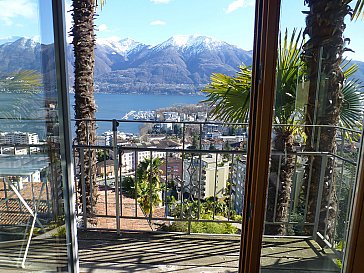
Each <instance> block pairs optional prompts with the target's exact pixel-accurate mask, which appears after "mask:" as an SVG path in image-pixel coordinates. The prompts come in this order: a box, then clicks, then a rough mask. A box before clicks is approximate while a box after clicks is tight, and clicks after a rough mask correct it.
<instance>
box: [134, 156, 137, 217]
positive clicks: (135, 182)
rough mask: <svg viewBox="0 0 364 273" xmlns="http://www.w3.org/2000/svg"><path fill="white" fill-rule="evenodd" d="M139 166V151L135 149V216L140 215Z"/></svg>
mask: <svg viewBox="0 0 364 273" xmlns="http://www.w3.org/2000/svg"><path fill="white" fill-rule="evenodd" d="M137 168H138V152H137V151H136V150H135V151H134V196H135V217H138V179H137Z"/></svg>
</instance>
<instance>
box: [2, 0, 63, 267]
mask: <svg viewBox="0 0 364 273" xmlns="http://www.w3.org/2000/svg"><path fill="white" fill-rule="evenodd" d="M1 5H3V3H1ZM4 5H6V7H2V8H5V9H6V10H7V11H8V13H7V14H6V16H5V17H4V18H5V19H4V20H2V21H1V24H2V26H1V36H2V37H6V38H4V39H3V40H1V42H0V54H1V59H2V64H1V67H0V97H1V99H0V119H1V122H0V245H1V246H0V271H5V270H8V269H9V270H10V269H11V270H14V269H16V268H19V271H20V270H21V271H22V272H23V270H26V271H27V272H31V271H35V272H39V271H60V270H61V271H67V265H68V258H67V244H66V234H67V232H66V230H68V228H66V225H65V218H67V219H68V217H65V209H64V204H65V203H68V200H65V199H64V191H65V192H68V189H67V188H65V186H66V187H67V183H66V184H65V183H64V181H65V179H66V177H67V174H66V173H65V172H64V169H62V165H63V166H65V165H67V162H66V161H65V157H64V155H65V154H66V147H65V145H64V143H65V139H66V138H67V131H65V130H64V128H65V127H64V123H67V122H68V121H67V120H63V118H64V112H63V111H62V107H61V106H62V96H61V89H60V84H59V79H60V78H64V76H63V77H62V76H60V74H59V73H60V71H59V65H58V64H57V62H56V57H57V58H59V57H60V56H59V49H57V47H56V46H55V43H54V24H53V22H54V21H53V16H54V15H53V10H52V1H50V0H46V1H43V0H42V1H34V0H26V1H11V3H10V2H9V3H7V4H4ZM54 11H56V10H54ZM61 13H62V12H61V11H59V14H58V16H59V15H61ZM58 27H59V26H58ZM58 46H59V45H58ZM63 92H65V90H63ZM60 127H61V128H60Z"/></svg>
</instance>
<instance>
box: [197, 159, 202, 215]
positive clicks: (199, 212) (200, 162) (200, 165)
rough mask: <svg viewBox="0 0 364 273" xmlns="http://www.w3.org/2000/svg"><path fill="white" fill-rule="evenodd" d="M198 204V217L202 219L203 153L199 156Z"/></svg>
mask: <svg viewBox="0 0 364 273" xmlns="http://www.w3.org/2000/svg"><path fill="white" fill-rule="evenodd" d="M198 167H199V170H198V201H197V202H198V206H197V219H200V216H201V196H202V195H201V186H202V183H201V179H202V154H199V156H198Z"/></svg>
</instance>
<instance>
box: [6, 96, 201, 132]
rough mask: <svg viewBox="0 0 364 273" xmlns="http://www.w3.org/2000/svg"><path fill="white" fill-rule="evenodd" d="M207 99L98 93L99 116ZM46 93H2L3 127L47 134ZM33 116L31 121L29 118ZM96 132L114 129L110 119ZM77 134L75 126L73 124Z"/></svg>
mask: <svg viewBox="0 0 364 273" xmlns="http://www.w3.org/2000/svg"><path fill="white" fill-rule="evenodd" d="M203 99H205V97H204V96H198V95H144V94H141V95H139V94H95V100H96V104H97V113H96V118H97V119H109V120H112V119H119V120H120V119H122V117H123V116H124V115H125V114H126V113H128V112H129V111H132V110H135V111H148V110H149V111H152V110H156V109H159V108H165V107H168V106H172V105H186V104H195V103H198V102H200V101H201V100H203ZM69 100H70V105H71V110H70V112H71V118H73V117H74V110H73V105H74V96H73V94H70V95H69ZM43 105H44V95H42V94H21V93H0V118H1V119H2V121H1V123H0V131H14V130H18V131H25V132H35V133H38V134H39V136H40V137H41V138H43V137H44V136H45V131H44V130H45V122H44V118H45V111H44V106H43ZM29 119H30V120H32V121H29ZM141 124H142V123H136V124H135V123H122V124H121V125H120V127H119V131H123V132H125V133H134V134H136V133H138V127H139V125H141ZM97 127H98V129H97V133H98V134H99V135H101V134H102V133H103V132H105V131H108V130H111V129H112V127H111V122H98V123H97ZM71 130H72V134H74V131H75V130H74V127H72V128H71Z"/></svg>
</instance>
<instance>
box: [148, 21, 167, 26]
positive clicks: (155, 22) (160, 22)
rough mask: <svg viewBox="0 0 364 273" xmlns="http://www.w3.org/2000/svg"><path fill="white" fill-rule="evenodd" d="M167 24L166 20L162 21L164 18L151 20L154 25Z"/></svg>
mask: <svg viewBox="0 0 364 273" xmlns="http://www.w3.org/2000/svg"><path fill="white" fill-rule="evenodd" d="M165 24H166V22H165V21H162V20H155V21H152V22H150V25H152V26H164V25H165Z"/></svg>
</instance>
